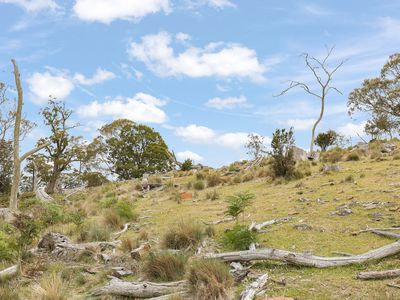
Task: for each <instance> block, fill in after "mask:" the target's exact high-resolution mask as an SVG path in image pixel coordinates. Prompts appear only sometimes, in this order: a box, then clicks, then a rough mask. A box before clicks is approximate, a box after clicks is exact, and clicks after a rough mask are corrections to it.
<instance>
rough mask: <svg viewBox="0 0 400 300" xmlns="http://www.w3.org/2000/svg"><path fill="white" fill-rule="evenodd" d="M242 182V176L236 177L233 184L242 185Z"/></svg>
mask: <svg viewBox="0 0 400 300" xmlns="http://www.w3.org/2000/svg"><path fill="white" fill-rule="evenodd" d="M242 181H243V178H242V176H241V175H236V176H235V177H233V183H235V184H239V183H242Z"/></svg>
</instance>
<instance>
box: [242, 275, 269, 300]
mask: <svg viewBox="0 0 400 300" xmlns="http://www.w3.org/2000/svg"><path fill="white" fill-rule="evenodd" d="M267 281H268V274H263V275H261V276H259V277H258V278H257V279H256V280H255V281H253V282H252V283H251V284H250V285H248V286H247V287H246V288H245V289H244V290H243V292H242V293H241V294H240V296H239V300H253V299H254V298H255V297H256V295H257V294H258V293H260V292H262V290H263V289H264V286H265V285H266V284H267Z"/></svg>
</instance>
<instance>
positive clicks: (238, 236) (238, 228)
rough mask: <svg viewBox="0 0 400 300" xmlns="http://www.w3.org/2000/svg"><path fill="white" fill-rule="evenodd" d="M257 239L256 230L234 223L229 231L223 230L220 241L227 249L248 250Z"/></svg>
mask: <svg viewBox="0 0 400 300" xmlns="http://www.w3.org/2000/svg"><path fill="white" fill-rule="evenodd" d="M257 240H258V235H257V232H255V231H252V230H249V229H248V227H247V226H244V225H238V224H236V225H235V227H234V228H233V229H232V230H231V231H228V232H225V234H224V237H223V239H222V243H223V245H224V247H225V248H226V249H228V250H238V251H239V250H248V249H249V247H250V245H251V244H252V243H256V242H257Z"/></svg>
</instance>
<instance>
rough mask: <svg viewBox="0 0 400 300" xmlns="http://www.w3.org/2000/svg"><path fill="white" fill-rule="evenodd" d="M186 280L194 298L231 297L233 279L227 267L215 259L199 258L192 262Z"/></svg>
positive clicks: (211, 299) (203, 299) (209, 299)
mask: <svg viewBox="0 0 400 300" xmlns="http://www.w3.org/2000/svg"><path fill="white" fill-rule="evenodd" d="M188 281H189V284H190V286H191V289H192V292H193V294H194V296H195V299H199V300H200V299H202V300H213V299H221V300H223V299H231V296H232V295H231V288H232V285H233V280H232V278H231V275H230V273H229V269H228V267H227V266H226V265H225V264H224V263H222V262H220V261H215V260H199V261H196V262H194V263H193V264H192V266H191V267H190V270H189V272H188Z"/></svg>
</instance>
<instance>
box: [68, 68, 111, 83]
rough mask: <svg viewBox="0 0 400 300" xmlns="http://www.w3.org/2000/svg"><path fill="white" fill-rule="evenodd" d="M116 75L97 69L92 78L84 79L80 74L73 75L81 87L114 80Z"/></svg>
mask: <svg viewBox="0 0 400 300" xmlns="http://www.w3.org/2000/svg"><path fill="white" fill-rule="evenodd" d="M115 77H116V75H115V74H114V73H113V72H110V71H107V70H104V69H101V68H98V69H97V70H96V73H95V74H94V75H93V77H92V78H86V77H85V75H83V74H81V73H75V75H74V80H76V81H77V82H78V83H80V84H83V85H93V84H98V83H102V82H104V81H107V80H111V79H114V78H115Z"/></svg>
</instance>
